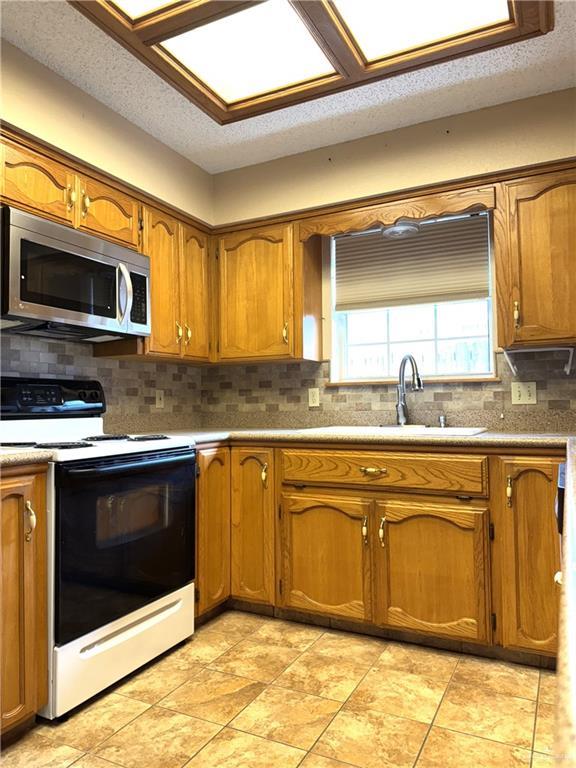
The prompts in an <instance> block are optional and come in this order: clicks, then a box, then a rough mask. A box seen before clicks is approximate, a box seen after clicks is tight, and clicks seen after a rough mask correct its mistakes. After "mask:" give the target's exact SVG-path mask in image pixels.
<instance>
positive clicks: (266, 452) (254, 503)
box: [231, 447, 275, 604]
mask: <svg viewBox="0 0 576 768" xmlns="http://www.w3.org/2000/svg"><path fill="white" fill-rule="evenodd" d="M231 458H232V530H231V547H232V574H231V581H232V585H231V593H232V597H236V598H240V599H243V600H250V601H253V602H258V603H268V604H273V603H274V595H275V589H274V583H275V576H274V573H275V571H274V519H275V514H274V513H275V500H274V452H273V450H272V449H271V448H242V447H238V448H232V453H231Z"/></svg>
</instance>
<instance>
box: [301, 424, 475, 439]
mask: <svg viewBox="0 0 576 768" xmlns="http://www.w3.org/2000/svg"><path fill="white" fill-rule="evenodd" d="M299 431H300V432H306V433H307V434H317V435H323V434H328V435H330V434H339V435H343V436H344V437H346V436H349V437H386V436H387V435H390V436H394V437H400V436H402V435H406V437H410V436H419V435H422V436H424V437H425V436H430V437H442V436H445V437H472V436H473V435H479V434H480V433H481V432H486V428H485V427H427V426H426V425H424V424H407V425H406V426H404V427H399V426H396V425H395V424H391V425H390V426H387V425H385V426H382V427H312V428H310V429H301V430H299Z"/></svg>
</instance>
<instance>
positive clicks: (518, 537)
mask: <svg viewBox="0 0 576 768" xmlns="http://www.w3.org/2000/svg"><path fill="white" fill-rule="evenodd" d="M558 463H559V460H558V459H542V458H528V457H526V458H515V459H511V460H509V461H507V460H503V461H501V462H500V468H501V480H500V485H501V487H500V489H499V491H498V495H497V499H498V507H499V511H500V516H501V521H502V522H501V527H502V544H503V546H502V611H503V616H502V641H503V644H504V645H506V646H512V647H514V648H521V649H525V650H534V651H547V652H550V653H555V652H556V647H557V633H558V601H559V589H558V586H557V584H556V583H555V582H554V575H555V573H556V572H557V571H559V570H560V538H559V536H558V532H557V529H556V517H555V514H554V505H555V499H556V492H557V489H556V487H557V479H558Z"/></svg>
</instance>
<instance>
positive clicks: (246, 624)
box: [202, 611, 277, 639]
mask: <svg viewBox="0 0 576 768" xmlns="http://www.w3.org/2000/svg"><path fill="white" fill-rule="evenodd" d="M276 621H277V619H273V618H272V617H268V616H258V615H257V614H255V613H242V612H241V611H226V612H225V613H221V614H220V615H219V616H216V618H215V619H212V621H210V622H208V624H206V625H204V627H202V629H206V630H209V631H216V632H222V633H223V634H225V635H226V634H229V635H235V636H238V639H242V637H247V636H248V635H251V634H252V633H253V632H256V630H258V629H260V627H263V626H264V625H266V624H274V623H276Z"/></svg>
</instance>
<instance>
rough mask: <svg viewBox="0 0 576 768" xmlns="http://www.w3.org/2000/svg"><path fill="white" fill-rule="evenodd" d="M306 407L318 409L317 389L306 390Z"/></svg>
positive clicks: (318, 392)
mask: <svg viewBox="0 0 576 768" xmlns="http://www.w3.org/2000/svg"><path fill="white" fill-rule="evenodd" d="M308 405H309V406H310V408H318V407H319V406H320V390H319V389H318V387H310V389H309V390H308Z"/></svg>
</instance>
